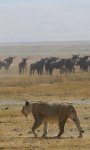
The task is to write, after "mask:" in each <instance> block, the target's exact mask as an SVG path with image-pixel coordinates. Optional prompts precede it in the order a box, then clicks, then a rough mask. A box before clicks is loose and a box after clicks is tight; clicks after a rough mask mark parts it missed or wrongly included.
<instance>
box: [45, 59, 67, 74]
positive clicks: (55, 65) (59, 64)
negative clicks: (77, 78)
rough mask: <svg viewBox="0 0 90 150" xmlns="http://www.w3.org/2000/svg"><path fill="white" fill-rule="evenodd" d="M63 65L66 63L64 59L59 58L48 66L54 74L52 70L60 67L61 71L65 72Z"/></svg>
mask: <svg viewBox="0 0 90 150" xmlns="http://www.w3.org/2000/svg"><path fill="white" fill-rule="evenodd" d="M63 65H64V64H63V62H62V60H57V61H53V62H51V63H50V64H49V66H48V70H49V73H50V74H51V75H52V71H53V70H54V69H59V70H60V73H63Z"/></svg>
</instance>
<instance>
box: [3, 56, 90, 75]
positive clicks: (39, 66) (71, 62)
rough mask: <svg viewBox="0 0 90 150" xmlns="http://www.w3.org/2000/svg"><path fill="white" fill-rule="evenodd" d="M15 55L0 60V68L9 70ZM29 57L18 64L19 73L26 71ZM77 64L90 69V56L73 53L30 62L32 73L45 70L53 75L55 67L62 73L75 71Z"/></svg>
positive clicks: (86, 70)
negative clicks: (64, 56)
mask: <svg viewBox="0 0 90 150" xmlns="http://www.w3.org/2000/svg"><path fill="white" fill-rule="evenodd" d="M14 58H15V57H11V56H10V57H8V58H6V59H4V60H3V61H1V60H0V69H2V68H3V67H4V68H5V70H8V69H9V67H10V65H11V64H12V63H13V59H14ZM27 60H28V58H22V61H21V62H20V63H19V64H18V70H19V74H23V73H25V72H26V68H27ZM76 66H79V68H80V71H81V72H88V71H90V56H82V57H80V56H79V55H73V56H72V57H71V58H59V57H47V58H42V59H40V60H39V61H36V62H34V63H31V64H30V71H29V74H30V75H32V74H33V75H34V73H35V72H37V74H38V75H42V74H43V72H44V70H45V72H46V73H47V74H50V75H52V73H53V70H54V69H59V70H60V74H63V73H75V71H76Z"/></svg>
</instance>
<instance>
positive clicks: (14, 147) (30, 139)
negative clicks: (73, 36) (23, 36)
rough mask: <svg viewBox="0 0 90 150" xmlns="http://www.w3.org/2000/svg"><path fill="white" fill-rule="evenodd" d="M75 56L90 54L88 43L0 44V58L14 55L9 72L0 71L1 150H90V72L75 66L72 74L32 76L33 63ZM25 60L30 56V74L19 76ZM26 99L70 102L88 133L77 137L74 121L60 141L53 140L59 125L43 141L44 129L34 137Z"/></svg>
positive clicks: (70, 123) (28, 63) (54, 125)
mask: <svg viewBox="0 0 90 150" xmlns="http://www.w3.org/2000/svg"><path fill="white" fill-rule="evenodd" d="M72 54H80V55H81V56H83V55H90V43H89V42H75V43H74V42H73V43H70V42H69V43H68V42H67V43H44V44H42V43H39V44H37V43H36V44H30V45H29V44H23V45H21V44H19V45H18V44H17V45H14V44H13V45H7V44H6V45H3V44H1V45H0V59H4V58H5V57H8V56H10V55H12V56H15V59H14V61H13V64H12V65H11V66H10V68H9V70H8V71H6V72H5V69H4V68H2V69H1V70H0V150H80V149H81V150H89V149H90V72H83V73H82V72H80V70H79V67H77V66H75V68H76V71H75V73H74V74H73V73H72V74H62V75H61V74H60V72H59V70H54V72H53V75H49V74H47V73H46V72H45V71H44V73H43V75H37V73H36V72H35V74H34V76H33V75H31V76H30V75H29V66H30V63H32V62H35V61H37V60H39V59H41V58H45V57H50V56H59V57H61V58H67V57H71V56H72ZM22 57H28V61H27V71H26V73H25V74H22V75H19V73H18V64H19V62H20V61H21V60H22ZM25 100H32V101H45V102H60V103H61V102H67V103H72V105H73V106H74V107H75V108H76V111H77V114H78V117H79V119H80V123H81V127H82V128H83V130H84V131H85V132H84V134H83V138H78V131H77V128H76V126H75V124H74V123H73V122H72V121H71V120H69V119H68V120H67V122H66V125H65V132H64V134H63V135H62V137H61V138H59V139H58V138H53V137H54V136H55V135H56V134H57V133H58V125H57V123H50V124H49V129H48V137H47V138H46V139H44V138H42V137H41V136H42V132H43V126H41V127H39V128H38V129H37V133H38V137H37V138H34V135H33V133H32V132H31V128H32V125H33V122H34V120H33V117H32V114H30V115H29V116H28V118H25V117H24V116H23V115H22V113H21V110H22V106H23V105H24V103H25Z"/></svg>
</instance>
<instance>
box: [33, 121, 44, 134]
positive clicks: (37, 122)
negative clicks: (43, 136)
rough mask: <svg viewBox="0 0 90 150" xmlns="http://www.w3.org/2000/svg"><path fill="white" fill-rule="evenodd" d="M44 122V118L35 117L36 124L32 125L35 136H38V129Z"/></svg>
mask: <svg viewBox="0 0 90 150" xmlns="http://www.w3.org/2000/svg"><path fill="white" fill-rule="evenodd" d="M41 124H42V119H41V118H38V119H35V122H34V125H33V127H32V131H33V133H34V135H35V137H37V134H36V131H35V130H36V129H37V128H38V127H39V126H40V125H41Z"/></svg>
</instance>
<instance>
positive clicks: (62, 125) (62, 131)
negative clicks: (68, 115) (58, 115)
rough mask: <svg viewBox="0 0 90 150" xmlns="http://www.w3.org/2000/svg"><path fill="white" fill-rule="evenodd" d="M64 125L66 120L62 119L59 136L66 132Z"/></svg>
mask: <svg viewBox="0 0 90 150" xmlns="http://www.w3.org/2000/svg"><path fill="white" fill-rule="evenodd" d="M64 126H65V121H60V122H59V129H60V132H59V133H58V135H57V137H58V138H59V137H60V136H61V135H62V134H63V133H64Z"/></svg>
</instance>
